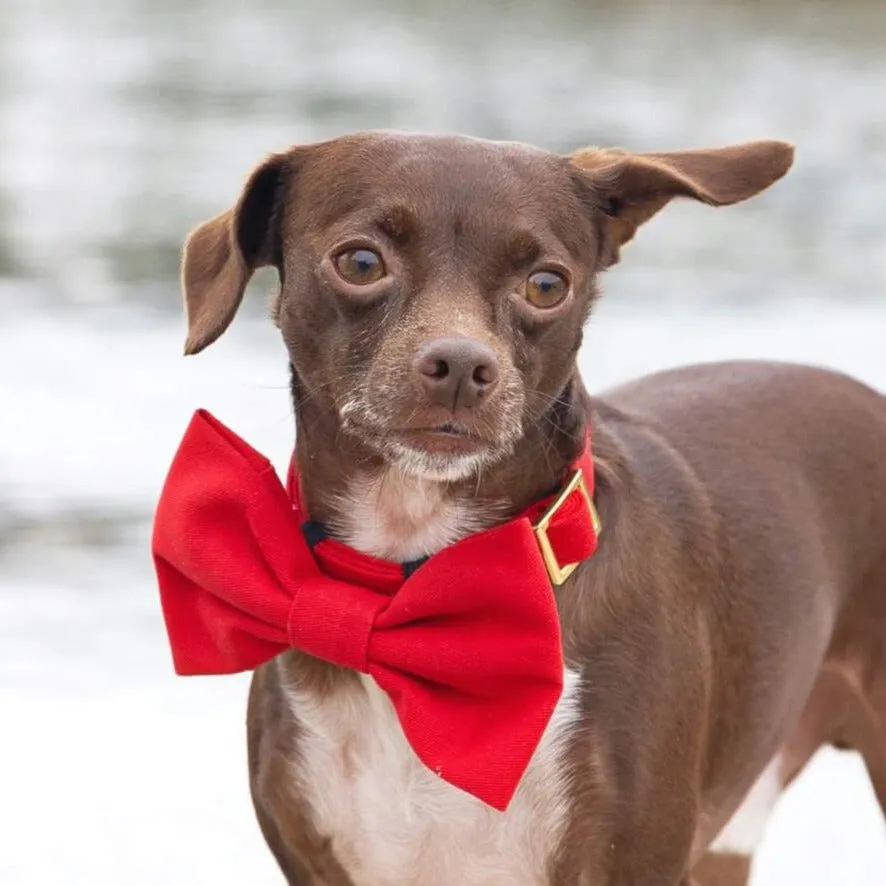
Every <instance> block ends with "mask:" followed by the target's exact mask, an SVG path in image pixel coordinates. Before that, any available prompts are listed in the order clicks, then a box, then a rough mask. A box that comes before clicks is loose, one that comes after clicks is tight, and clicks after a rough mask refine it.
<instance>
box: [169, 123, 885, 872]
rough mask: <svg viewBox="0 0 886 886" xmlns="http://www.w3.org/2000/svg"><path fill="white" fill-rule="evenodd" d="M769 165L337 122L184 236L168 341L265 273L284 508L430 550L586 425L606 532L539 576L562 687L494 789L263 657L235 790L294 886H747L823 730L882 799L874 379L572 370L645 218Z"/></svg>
mask: <svg viewBox="0 0 886 886" xmlns="http://www.w3.org/2000/svg"><path fill="white" fill-rule="evenodd" d="M792 163H793V147H792V146H791V145H789V144H786V143H783V142H778V141H760V142H751V143H746V144H741V145H736V146H731V147H723V148H716V149H705V150H693V151H676V152H663V153H645V154H640V153H630V152H628V151H624V150H620V149H599V148H586V149H582V150H578V151H576V152H575V153H573V154H571V155H569V156H560V155H556V154H553V153H550V152H547V151H543V150H540V149H536V148H533V147H530V146H527V145H523V144H517V143H504V142H491V141H485V140H481V139H474V138H468V137H460V136H459V137H456V136H437V135H419V134H404V133H396V132H367V133H357V134H353V135H349V136H345V137H341V138H337V139H333V140H329V141H325V142H322V143H316V144H311V145H305V146H297V147H294V148H292V149H291V150H288V151H285V152H282V153H277V154H273V155H271V156H269V157H268V158H266V159H265V160H264V161H263V162H262V163H261V164H260V165H259V166H258V167H257V168H256V169H255V170H254V172H253V173H252V174H251V176H250V177H249V178H248V180H247V182H246V184H245V187H244V189H243V191H242V193H241V195H240V197H239V199H238V200H237V202H236V204H235V205H234V206H233V208H232V209H230V210H228V211H226V212H224V213H222V214H221V215H219V216H217V217H216V218H213V219H212V220H210V221H207V222H205V223H203V224H201V225H199V226H198V227H196V228H195V229H194V231H193V232H192V233H191V234H190V235H189V237H188V238H187V240H186V243H185V247H184V253H183V265H182V281H183V291H184V299H185V307H186V314H187V324H188V332H187V342H186V347H185V351H186V353H187V354H196V353H198V352H199V351H201V350H203V349H204V348H206V347H207V346H208V345H210V344H211V343H212V342H213V341H215V340H216V339H217V338H218V337H219V336H220V335H221V334H222V333H223V332H224V330H225V329H226V328H227V327H228V325H229V324H230V323H231V321H232V319H233V317H234V315H235V313H236V311H237V309H238V306H239V304H240V302H241V299H242V297H243V293H244V290H245V288H246V285H247V283H248V281H249V279H250V277H251V275H252V274H253V272H254V271H255V270H256V269H258V268H261V267H264V266H271V267H274V268H275V269H276V270H277V272H278V274H279V279H280V286H279V292H278V294H277V296H276V298H275V301H274V304H273V310H272V313H273V319H274V321H275V323H276V325H277V326H278V327H279V329H280V331H281V333H282V337H283V340H284V342H285V344H286V348H287V351H288V357H289V361H290V364H291V379H292V400H293V404H294V410H295V417H296V427H297V434H296V444H295V461H296V465H297V472H298V479H297V489H296V490H295V492H294V493H293V494H294V495H297V496H298V497H299V500H300V501H301V502H302V505H303V507H304V509H305V512H306V513H307V514H309V515H310V525H311V526H312V527H314V529H317V528H318V527H319V528H320V531H321V532H322V533H325V536H324V537H326V538H331V539H333V540H335V541H336V543H338V544H340V545H346V546H348V548H349V549H354V550H355V551H357V552H360V553H361V554H362V555H364V556H368V557H371V558H377V559H380V560H384V561H390V562H391V563H395V564H403V563H412V562H413V561H419V562H426V563H428V564H430V563H432V562H434V558H435V557H441V556H445V555H446V553H447V552H448V551H450V550H455V549H460V548H459V546H460V545H464V544H465V542H466V541H471V540H472V539H474V538H475V537H484V538H487V539H493V538H495V537H497V536H495V534H494V531H495V528H496V527H501V526H502V525H503V524H506V523H508V521H512V520H514V519H516V518H515V515H518V514H521V513H524V512H525V510H526V509H527V508H528V507H530V506H532V505H533V504H534V503H536V502H539V501H542V500H547V499H546V496H550V495H551V494H553V493H554V492H556V491H557V490H558V489H559V488H560V487H561V485H562V482H563V478H564V476H566V475H568V473H569V469H570V465H573V464H574V463H575V460H576V459H577V458H578V457H579V456H580V454H581V452H582V451H583V447H585V445H586V443H587V440H588V435H590V441H591V442H590V453H591V456H592V458H593V468H592V477H589V478H587V477H586V479H588V481H589V482H588V486H592V487H593V491H592V498H591V496H589V497H588V502H587V508H588V510H587V515H586V516H587V517H588V519H590V518H591V517H593V518H594V519H595V520H596V519H599V524H597V523H596V522H595V523H594V528H595V531H596V530H599V534H598V537H597V538H596V542H595V544H596V549H595V550H594V551H593V552H592V555H590V554H589V555H588V556H585V557H584V558H583V559H580V562H578V564H577V565H575V564H572V565H574V569H572V572H571V574H570V575H568V577H567V576H566V575H565V574H564V573H565V572H566V570H560V569H559V566H560V565H562V564H559V563H558V562H557V560H556V557H555V558H554V562H553V563H552V564H549V565H550V566H551V570H552V571H550V572H549V578H550V581H549V583H548V585H547V587H546V588H545V594H548V595H550V596H551V597H552V599H554V600H555V602H556V611H557V615H558V623H559V631H560V634H559V636H560V638H561V640H560V641H559V642H560V643H561V644H562V648H561V649H558V653H557V654H558V655H561V654H562V665H563V673H562V685H560V686H559V687H558V689H557V693H556V705H555V706H553V707H552V709H551V710H550V711H549V712H548V714H549V716H548V715H546V716H545V725H544V730H543V733H542V734H541V737H540V739H539V741H538V742H537V745H536V746H534V747H533V748H532V753H531V757H530V758H529V760H528V765H526V767H525V771H524V772H523V773H522V775H521V777H520V781H519V784H518V785H517V787H516V790H515V792H514V793H513V795H512V796H511V797H509V798H508V799H507V802H506V803H502V804H501V806H500V808H494V806H495V804H490V803H489V802H484V801H483V799H481V798H479V797H478V796H475V795H472V794H471V793H470V792H467V791H465V790H463V789H462V788H461V787H459V786H456V785H454V784H452V783H450V782H448V781H447V780H445V779H444V778H441V777H440V774H439V773H438V772H435V771H433V770H432V769H431V768H430V767H429V766H428V765H426V764H425V762H423V759H420V758H419V756H418V755H417V753H416V752H415V750H414V749H413V745H412V742H411V739H410V740H407V736H406V734H405V732H404V729H405V727H404V726H402V725H401V720H400V719H398V712H397V710H395V705H394V703H393V701H392V696H391V694H390V693H388V692H385V691H383V689H382V688H381V687H380V685H379V682H378V681H377V680H375V679H373V678H372V677H370V676H367V675H366V674H365V673H359V672H358V670H359V669H355V668H352V667H342V666H341V665H340V664H338V663H335V662H330V661H325V660H322V658H318V657H317V656H316V655H314V654H311V652H310V650H308V651H307V652H306V651H304V650H302V649H289V650H286V651H282V652H280V653H279V654H276V655H273V656H271V658H270V660H269V661H267V662H265V663H261V664H260V666H258V667H257V669H256V670H255V673H254V677H253V682H252V686H251V691H250V698H249V706H248V757H249V775H250V784H251V792H252V798H253V801H254V806H255V812H256V814H257V818H258V822H259V824H260V827H261V830H262V832H263V835H264V838H265V840H266V842H267V844H268V846H269V848H270V850H271V851H272V852H273V854H274V856H275V858H276V860H277V862H278V864H279V867H280V869H281V870H282V872H283V874H284V876H285V878H286V880H287V882H288V883H290V884H298V886H407V884H409V886H454V884H459V886H503V884H513V886H743V884H745V883H746V882H747V880H748V878H749V871H750V866H751V860H752V857H753V853H754V850H755V848H756V847H757V846H758V844H759V842H760V839H761V837H762V834H763V829H764V826H765V823H766V819H767V817H768V815H769V814H770V812H771V811H772V808H773V806H774V805H775V803H776V801H777V800H778V797H779V795H780V794H781V793H782V792H783V790H784V789H785V787H786V786H787V785H788V784H789V783H790V782H791V781H792V779H793V778H795V777H796V775H797V774H798V773H799V772H800V771H801V770H802V769H803V767H804V765H805V764H806V762H807V761H808V760H809V759H810V757H811V756H812V755H813V754H814V753H815V752H816V750H817V749H818V748H819V747H821V746H822V745H827V744H830V745H833V746H835V747H840V748H849V749H854V750H856V751H858V752H860V754H861V755H862V756H863V758H864V761H865V763H866V766H867V771H868V772H869V775H870V778H871V781H872V783H873V786H874V789H875V792H876V795H877V798H878V800H879V803H880V806H881V807H882V808H883V809H884V811H886V459H884V457H883V455H884V453H886V399H884V397H883V396H882V395H881V394H879V393H878V392H876V391H874V390H872V389H870V388H868V387H866V386H864V385H862V384H860V383H858V382H856V381H854V380H851V379H849V378H847V377H845V376H842V375H840V374H837V373H834V372H830V371H827V370H824V369H820V368H814V367H804V366H795V365H789V364H779V363H766V362H731V363H718V364H708V365H696V366H690V367H686V368H682V369H677V370H670V371H665V372H660V373H657V374H654V375H651V376H648V377H645V378H642V379H640V380H638V381H635V382H632V383H629V384H625V385H623V386H620V387H618V388H616V389H614V390H610V391H607V392H604V393H602V394H600V395H599V396H593V397H592V396H590V395H589V394H588V393H587V392H586V390H585V388H584V386H583V384H582V381H581V379H580V377H579V373H578V369H577V366H576V355H577V353H578V351H579V347H580V345H581V344H582V336H583V329H584V326H585V321H586V320H587V319H588V316H589V314H590V312H591V309H592V307H593V305H594V303H595V301H596V299H597V298H598V293H599V277H600V274H601V273H602V272H603V271H605V270H607V269H608V268H610V267H612V266H613V265H615V264H616V263H617V262H618V261H619V259H620V256H621V250H622V248H623V247H624V246H625V245H626V244H628V243H629V242H630V241H631V240H632V238H633V237H634V235H635V233H636V231H637V229H638V228H639V227H640V226H641V225H642V224H643V223H645V222H647V221H648V220H649V219H651V218H652V217H653V216H654V215H655V214H656V213H658V212H659V211H660V210H661V209H663V208H664V207H665V206H666V205H667V204H668V203H669V202H670V201H671V200H673V199H688V200H693V201H696V202H699V203H701V204H707V205H708V206H724V205H729V204H735V203H738V202H740V201H744V200H746V199H748V198H750V197H752V196H754V195H756V194H758V193H759V192H761V191H763V190H764V189H766V188H768V187H769V186H770V185H772V184H774V183H775V182H776V181H778V180H779V179H781V178H782V176H784V175H785V174H786V173H787V172H788V170H789V168H790V167H791V165H792ZM737 248H740V247H737ZM593 347H605V342H596V343H595V344H594V345H593ZM592 354H593V351H592V352H591V362H592ZM579 473H580V472H579ZM576 476H578V475H577V474H576ZM570 494H571V493H570ZM306 525H307V524H306ZM536 530H537V527H536ZM521 537H522V536H521ZM488 551H489V552H490V553H491V555H492V556H491V559H492V560H493V561H494V560H495V559H496V551H495V549H494V547H489V548H488ZM427 558H430V559H427ZM501 558H502V561H504V559H506V555H505V553H504V552H502V554H501ZM539 562H541V561H539ZM545 563H548V560H547V559H546V560H545ZM488 565H489V564H488V563H484V564H483V566H484V568H486V567H487V566H488ZM492 565H493V567H494V566H495V564H494V563H493V564H492ZM503 565H507V564H503ZM424 568H425V567H424V566H419V567H418V572H417V573H416V575H421V574H422V569H424ZM527 568H529V567H527ZM532 568H533V569H534V568H535V567H534V566H533V567H532ZM515 574H516V573H515ZM515 587H516V586H515ZM501 590H502V592H503V593H505V594H507V593H508V592H509V589H508V588H503V589H501ZM437 591H439V594H440V595H442V597H443V598H444V599H445V598H446V596H447V594H448V593H449V589H448V588H446V587H444V588H437ZM521 593H522V592H521ZM511 599H512V600H513V601H514V606H517V605H518V603H520V602H522V599H523V598H522V596H520V595H518V594H517V593H516V591H515V592H514V593H513V594H512V595H511ZM504 611H505V610H502V612H504ZM335 630H338V628H337V627H336V628H335ZM486 642H487V641H486V640H484V639H483V638H482V637H481V639H480V641H478V642H477V643H476V644H475V645H476V652H477V655H478V656H483V655H485V654H486V650H485V649H484V648H483V647H484V644H485V643H486ZM488 642H489V643H490V644H492V643H493V641H492V640H491V639H490V640H489V641H488ZM429 657H432V656H431V655H429ZM557 660H558V661H559V660H560V659H557ZM493 703H494V699H493V700H492V701H490V704H493ZM497 718H498V715H496V717H494V718H493V717H490V718H489V728H490V729H493V730H494V729H495V727H496V723H497ZM514 722H517V721H516V720H515V721H514ZM508 728H509V729H510V727H508ZM502 761H503V762H502V767H505V766H506V765H507V763H506V761H504V757H502ZM496 768H497V767H496V765H495V763H493V764H492V765H491V766H489V767H488V772H486V773H480V775H481V776H483V775H488V776H489V777H491V778H494V777H495V771H496Z"/></svg>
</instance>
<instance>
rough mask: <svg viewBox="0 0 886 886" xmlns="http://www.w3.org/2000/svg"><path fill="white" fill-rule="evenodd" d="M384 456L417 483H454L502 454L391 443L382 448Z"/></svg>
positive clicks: (488, 448)
mask: <svg viewBox="0 0 886 886" xmlns="http://www.w3.org/2000/svg"><path fill="white" fill-rule="evenodd" d="M384 456H385V458H386V460H387V462H388V464H390V465H391V467H393V468H396V469H397V470H399V471H401V472H402V473H403V474H406V475H408V476H410V477H415V478H416V479H418V480H429V481H433V482H437V483H457V482H459V481H462V480H469V479H471V478H473V477H476V476H477V475H478V474H479V473H480V471H482V470H483V468H485V467H486V466H487V465H490V464H492V463H493V462H495V461H498V460H499V459H500V458H501V457H502V456H503V453H500V452H497V451H496V450H494V449H493V448H492V447H482V448H475V449H471V450H469V451H464V452H458V451H434V450H432V449H427V448H425V447H422V446H417V445H413V444H409V443H405V442H402V441H399V440H391V441H388V443H387V444H386V445H385V447H384Z"/></svg>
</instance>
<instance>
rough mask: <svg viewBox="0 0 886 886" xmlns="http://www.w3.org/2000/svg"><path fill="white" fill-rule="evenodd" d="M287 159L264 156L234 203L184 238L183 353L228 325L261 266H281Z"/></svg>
mask: <svg viewBox="0 0 886 886" xmlns="http://www.w3.org/2000/svg"><path fill="white" fill-rule="evenodd" d="M289 159H290V158H289V157H288V156H287V155H284V154H274V155H272V156H271V157H269V158H268V159H267V160H265V162H264V163H262V164H261V165H260V166H258V167H257V168H256V169H255V170H254V171H253V173H252V174H251V175H250V176H249V179H248V180H247V182H246V185H245V187H244V188H243V192H242V193H241V195H240V199H239V200H238V201H237V203H236V205H235V206H234V207H233V208H232V209H229V210H227V211H226V212H223V213H222V214H221V215H217V216H216V217H215V218H213V219H210V220H209V221H206V222H203V224H201V225H198V226H197V227H196V228H195V229H194V230H193V231H191V233H190V234H189V235H188V237H187V239H186V240H185V245H184V250H183V255H182V275H181V278H182V291H183V293H184V301H185V314H186V317H187V324H188V338H187V341H186V342H185V354H197V353H199V352H200V351H202V350H203V349H204V348H205V347H208V346H209V345H211V344H212V343H213V342H214V341H215V340H216V339H217V338H218V337H219V336H220V335H221V334H222V333H223V332H224V331H225V330H226V329H227V328H228V326H229V325H230V323H231V320H233V319H234V314H236V313H237V309H238V308H239V307H240V302H241V300H242V299H243V293H244V291H245V290H246V284H247V283H248V282H249V279H250V278H251V277H252V274H253V273H254V272H255V271H256V270H257V269H258V268H261V267H264V266H266V265H276V266H278V267H279V264H280V261H281V255H280V252H281V248H280V230H279V228H280V219H279V215H280V201H281V199H282V191H283V187H284V185H285V182H286V179H287V174H288V167H289Z"/></svg>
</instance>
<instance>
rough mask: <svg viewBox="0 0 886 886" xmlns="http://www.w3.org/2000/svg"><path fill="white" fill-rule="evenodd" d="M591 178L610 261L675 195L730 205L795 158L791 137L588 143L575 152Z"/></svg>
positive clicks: (770, 180) (576, 162)
mask: <svg viewBox="0 0 886 886" xmlns="http://www.w3.org/2000/svg"><path fill="white" fill-rule="evenodd" d="M570 160H571V162H572V163H573V165H574V166H576V167H578V169H579V170H581V172H582V173H583V178H584V179H586V180H589V181H590V183H591V184H592V186H593V189H594V192H595V199H596V201H597V202H599V203H601V204H602V209H603V212H604V214H605V215H606V216H607V221H606V240H607V242H606V247H607V248H606V250H605V253H604V261H605V264H606V265H607V266H608V265H612V264H615V263H616V262H617V261H618V259H619V249H620V248H621V247H622V246H623V245H624V244H625V243H627V242H628V241H629V240H630V239H631V238H632V237H633V236H634V234H635V233H636V231H637V228H638V227H640V225H642V224H643V223H644V222H646V221H648V220H649V219H650V218H652V216H653V215H655V213H656V212H658V211H659V210H660V209H662V208H663V207H664V206H665V205H666V204H667V203H668V202H670V201H671V200H672V199H673V198H674V197H691V198H692V199H693V200H699V201H701V202H702V203H707V204H708V205H709V206H726V205H729V204H732V203H739V202H740V201H742V200H747V199H748V198H749V197H753V196H754V195H755V194H758V193H759V192H760V191H763V190H765V189H766V188H768V187H769V186H770V185H771V184H773V183H774V182H776V181H778V179H780V178H781V177H782V176H783V175H784V174H785V173H786V172H787V171H788V170H789V169H790V168H791V164H792V163H793V162H794V148H793V146H792V145H789V144H787V143H786V142H780V141H758V142H748V143H746V144H741V145H733V146H731V147H727V148H710V149H705V150H698V151H675V152H672V153H660V154H658V153H656V154H629V153H627V152H625V151H621V150H617V149H610V150H605V149H599V148H586V149H584V150H581V151H577V152H576V153H575V154H573V155H572V156H571V157H570Z"/></svg>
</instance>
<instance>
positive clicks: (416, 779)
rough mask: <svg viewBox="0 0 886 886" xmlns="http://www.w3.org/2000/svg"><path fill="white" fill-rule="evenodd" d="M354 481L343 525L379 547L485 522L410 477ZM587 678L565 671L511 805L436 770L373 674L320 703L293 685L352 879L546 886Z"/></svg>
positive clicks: (415, 543)
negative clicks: (501, 806) (499, 806)
mask: <svg viewBox="0 0 886 886" xmlns="http://www.w3.org/2000/svg"><path fill="white" fill-rule="evenodd" d="M357 488H359V489H360V490H361V494H360V495H355V496H354V497H353V500H352V501H350V502H349V503H348V507H347V508H343V509H342V510H341V513H342V514H344V515H346V516H345V517H343V518H341V523H340V524H339V525H338V526H337V527H336V528H337V530H338V532H339V534H340V535H342V536H343V537H345V538H346V539H347V540H348V541H349V542H350V543H351V544H352V545H353V546H355V547H359V548H361V549H363V550H364V551H366V552H367V553H372V554H375V555H376V556H385V557H390V558H396V559H404V560H405V559H409V558H412V557H417V556H421V555H422V554H426V553H432V552H433V551H434V550H437V549H439V548H440V547H442V546H443V545H445V544H449V543H452V542H453V541H455V540H456V539H457V538H458V537H460V536H461V535H464V534H467V533H468V532H470V531H473V529H475V528H479V526H480V525H482V524H483V522H485V521H484V519H483V515H480V514H477V513H476V511H475V512H474V513H465V511H464V509H463V508H459V507H458V505H456V504H453V503H447V502H445V501H444V500H443V499H442V497H441V496H440V494H439V492H436V491H435V490H434V489H433V488H429V487H427V486H422V484H420V483H419V484H418V485H417V486H415V485H413V484H412V483H410V482H409V481H408V480H403V479H402V478H390V477H388V478H385V480H384V481H376V482H374V483H362V484H360V486H359V487H357ZM410 493H412V494H410ZM395 503H396V506H395ZM487 519H488V518H487ZM578 684H579V675H578V674H577V673H574V672H572V671H567V673H566V683H565V689H564V693H563V696H562V698H561V700H560V703H559V705H558V707H557V710H556V712H555V714H554V717H553V718H552V720H551V723H550V724H549V727H548V730H547V732H546V734H545V736H544V738H543V740H542V742H541V744H540V746H539V748H538V750H537V751H536V754H535V756H534V758H533V760H532V763H531V764H530V767H529V769H528V771H527V773H526V775H525V776H524V779H523V782H522V783H521V785H520V788H519V790H518V792H517V794H516V796H515V797H514V799H513V800H512V802H511V804H510V806H509V807H508V809H507V810H506V811H505V812H498V811H496V810H494V809H490V808H489V807H487V806H485V805H484V804H483V803H481V802H480V801H479V800H477V799H475V798H474V797H471V796H469V795H468V794H465V793H463V792H462V791H460V790H458V789H457V788H454V787H452V786H451V785H449V784H447V783H446V782H444V781H442V780H441V779H439V778H438V777H437V776H435V775H434V774H432V773H431V772H429V771H428V770H427V769H426V768H425V767H424V766H423V765H422V764H421V762H420V761H419V760H418V759H417V758H416V756H415V755H414V754H413V752H412V750H411V748H410V747H409V745H408V744H407V742H406V740H405V738H404V736H403V732H402V730H401V729H400V725H399V723H398V721H397V718H396V715H395V713H394V711H393V708H392V706H391V704H390V702H389V700H388V698H387V696H386V695H385V694H384V693H383V692H382V691H381V690H380V689H379V688H378V686H377V685H376V684H375V682H374V681H373V680H372V679H371V678H370V677H364V678H362V679H361V681H360V683H348V684H346V685H344V686H342V687H340V688H339V689H338V690H337V692H335V693H333V694H332V695H325V696H324V697H323V699H322V702H320V701H318V699H317V698H315V697H314V696H312V695H310V694H308V692H306V691H305V692H303V691H300V690H297V689H295V688H294V687H292V688H290V689H289V690H288V695H289V702H290V704H291V707H292V710H293V713H294V715H295V717H296V718H297V719H298V721H299V722H300V724H301V726H302V729H303V732H302V737H301V742H300V748H299V763H298V766H297V767H296V768H295V769H294V777H296V778H297V779H298V781H299V784H298V789H299V793H300V795H301V796H302V797H304V798H305V799H306V800H308V802H309V803H310V804H311V807H312V812H313V819H314V823H315V826H316V827H317V830H318V831H319V832H320V834H322V835H323V836H326V837H328V838H329V839H331V841H332V848H333V851H334V853H335V855H336V857H337V858H338V860H339V861H340V862H341V864H342V865H343V866H344V868H345V870H347V871H348V873H349V875H350V876H351V878H352V880H353V882H354V884H355V886H453V884H458V886H502V884H509V886H543V884H545V883H546V882H547V876H546V870H547V866H548V863H549V860H550V857H551V854H552V853H553V852H554V850H555V849H556V848H557V845H558V843H559V840H560V838H561V835H562V833H563V828H564V825H565V821H566V815H567V811H568V800H567V797H566V794H567V786H566V783H565V776H564V755H565V749H566V740H565V739H566V737H567V735H568V731H569V726H570V725H571V724H572V723H574V722H575V719H576V716H577V713H578V707H577V702H578Z"/></svg>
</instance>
